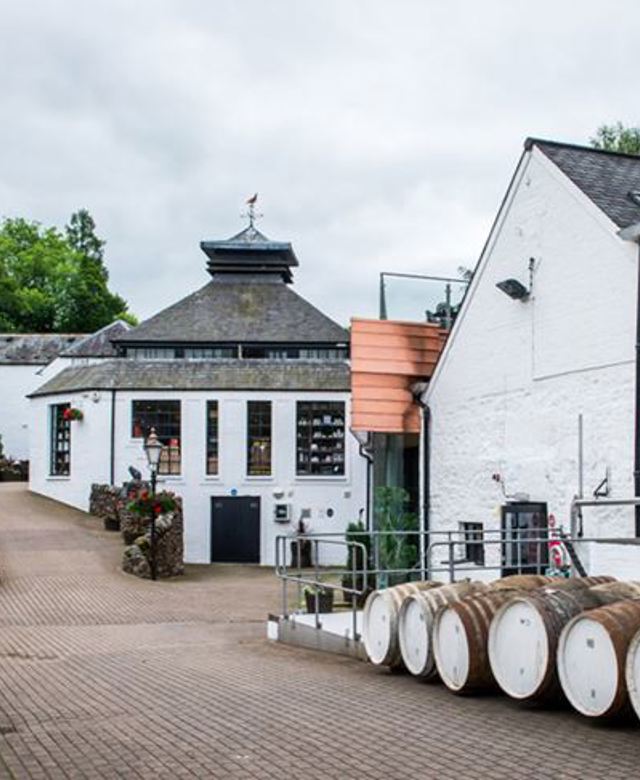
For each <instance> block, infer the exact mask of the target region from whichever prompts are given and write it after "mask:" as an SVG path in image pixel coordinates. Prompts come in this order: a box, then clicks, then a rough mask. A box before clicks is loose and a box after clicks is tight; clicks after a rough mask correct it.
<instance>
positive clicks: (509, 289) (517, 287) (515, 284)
mask: <svg viewBox="0 0 640 780" xmlns="http://www.w3.org/2000/svg"><path fill="white" fill-rule="evenodd" d="M496 287H497V288H498V289H499V290H502V292H503V293H504V294H505V295H508V296H509V298H513V300H514V301H526V300H527V298H528V297H529V290H527V288H526V287H525V286H524V284H522V282H519V281H518V280H517V279H505V280H504V281H503V282H498V283H497V284H496Z"/></svg>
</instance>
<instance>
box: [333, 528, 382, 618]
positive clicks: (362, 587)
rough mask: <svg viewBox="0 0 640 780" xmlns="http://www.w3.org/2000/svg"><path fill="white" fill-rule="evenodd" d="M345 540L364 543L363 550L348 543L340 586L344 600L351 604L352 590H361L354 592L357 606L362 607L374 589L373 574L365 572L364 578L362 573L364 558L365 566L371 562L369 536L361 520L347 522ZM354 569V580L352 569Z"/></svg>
mask: <svg viewBox="0 0 640 780" xmlns="http://www.w3.org/2000/svg"><path fill="white" fill-rule="evenodd" d="M345 540H346V541H347V542H360V543H361V544H363V545H364V547H365V550H364V551H363V550H362V547H355V546H352V545H350V546H349V547H348V548H347V563H346V567H345V568H346V572H345V573H344V574H343V575H342V580H341V582H342V587H343V588H344V589H345V590H344V600H345V601H346V602H347V603H348V604H351V602H352V599H353V595H354V594H353V593H352V590H359V591H362V592H361V593H358V594H356V604H357V606H358V607H362V606H363V605H364V602H365V601H366V600H367V596H368V595H369V593H370V592H371V591H372V590H374V587H375V576H374V575H373V574H367V576H366V579H365V575H364V564H365V560H366V563H367V568H369V566H370V563H371V536H370V535H369V534H368V533H366V531H365V527H364V525H363V524H362V522H360V521H358V522H357V523H349V525H348V526H347V530H346V533H345ZM354 569H355V572H356V574H355V580H354V576H353V571H354Z"/></svg>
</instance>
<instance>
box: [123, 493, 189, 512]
mask: <svg viewBox="0 0 640 780" xmlns="http://www.w3.org/2000/svg"><path fill="white" fill-rule="evenodd" d="M176 506H177V504H176V500H175V498H174V496H173V493H168V492H166V491H164V492H162V493H156V494H155V496H153V495H151V493H150V492H149V491H148V490H146V489H145V490H141V491H140V492H139V493H138V494H137V495H136V497H135V498H134V499H133V500H132V501H130V502H129V504H127V509H128V510H129V512H132V513H133V514H135V515H139V516H141V517H148V518H150V517H151V513H152V512H153V514H154V515H155V516H156V517H158V515H166V514H168V513H169V512H175V509H176Z"/></svg>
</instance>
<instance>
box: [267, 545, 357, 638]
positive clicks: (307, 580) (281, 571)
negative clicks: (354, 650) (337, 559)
mask: <svg viewBox="0 0 640 780" xmlns="http://www.w3.org/2000/svg"><path fill="white" fill-rule="evenodd" d="M334 535H337V534H331V536H334ZM340 535H341V536H344V534H340ZM327 536H329V535H327ZM306 541H308V542H309V543H310V544H311V549H312V554H311V559H312V561H313V575H312V576H311V575H310V574H309V573H308V571H307V570H303V568H302V566H301V561H302V545H303V544H304V543H305V542H306ZM287 543H289V544H293V545H295V549H296V555H295V558H296V560H297V562H298V567H297V570H296V571H295V572H294V571H292V570H290V569H289V568H288V567H287ZM320 545H329V546H334V547H342V548H344V549H345V550H346V551H347V555H348V558H349V559H350V560H351V562H352V565H351V569H346V568H341V569H339V570H334V571H331V570H328V569H324V568H323V569H322V570H321V568H320V564H319V561H320ZM350 551H351V554H349V552H350ZM358 552H359V553H360V555H358V554H357V553H358ZM292 557H293V556H292ZM367 558H368V552H367V548H366V546H365V544H363V543H362V542H356V541H350V540H347V539H333V538H323V537H322V535H321V534H313V535H312V534H298V535H297V536H294V537H291V536H286V535H278V536H277V537H276V574H277V576H278V577H279V578H280V579H281V580H282V616H283V617H284V618H287V617H288V616H289V592H288V584H289V583H290V582H294V583H295V585H296V587H297V603H298V604H300V603H301V601H302V596H303V594H304V590H303V588H304V587H305V586H306V587H308V588H310V589H312V591H313V594H314V612H315V626H316V628H322V623H321V621H320V611H319V605H320V594H321V593H322V591H327V590H329V591H331V592H335V591H338V590H341V591H343V592H345V593H350V594H351V612H352V618H351V620H352V636H353V639H354V640H358V639H359V635H358V610H357V601H358V596H363V595H364V593H365V592H366V587H367V582H368V564H367ZM358 560H361V561H362V567H361V568H359V567H358V566H357V563H358ZM335 574H340V575H342V576H344V575H350V577H351V587H349V586H345V585H344V583H342V582H341V583H340V584H339V585H338V584H336V583H333V582H330V581H328V580H326V579H324V580H323V577H327V576H329V575H335ZM358 578H361V580H360V581H361V582H362V584H363V587H362V588H357V587H356V584H357V583H358V581H359V580H358Z"/></svg>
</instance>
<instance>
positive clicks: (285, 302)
mask: <svg viewBox="0 0 640 780" xmlns="http://www.w3.org/2000/svg"><path fill="white" fill-rule="evenodd" d="M348 341H349V334H348V332H347V331H346V330H345V329H344V328H342V327H340V325H338V324H337V323H336V322H334V321H333V320H332V319H330V318H329V317H327V316H326V315H325V314H323V313H322V312H321V311H319V310H318V309H316V307H315V306H313V305H312V304H311V303H309V302H308V301H306V300H305V299H304V298H302V297H301V296H300V295H298V294H297V293H295V292H294V291H293V290H292V289H291V288H290V287H289V286H287V285H286V284H283V283H282V282H281V281H280V280H279V279H278V278H277V277H275V281H274V276H273V275H271V276H268V275H267V276H260V275H254V276H251V277H249V276H245V277H242V278H239V277H238V276H237V275H228V276H220V277H215V278H214V279H213V280H212V281H210V282H209V283H208V284H206V285H205V286H204V287H202V288H201V289H200V290H197V291H196V292H194V293H192V294H191V295H188V296H187V297H186V298H183V299H182V300H181V301H178V302H177V303H174V304H173V305H172V306H169V307H168V308H166V309H164V310H163V311H161V312H159V313H158V314H156V315H154V316H153V317H151V318H150V319H148V320H145V321H144V322H142V323H141V324H140V325H138V326H137V327H135V328H131V329H130V330H128V331H126V332H124V333H122V334H120V335H119V336H118V337H117V338H115V339H114V342H116V343H121V344H155V345H158V344H188V343H191V344H212V343H214V344H220V343H243V342H245V343H246V342H250V343H269V344H286V343H289V344H290V343H296V344H304V343H314V344H318V343H323V344H336V343H348Z"/></svg>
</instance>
